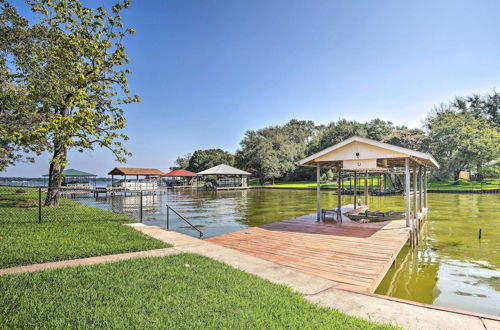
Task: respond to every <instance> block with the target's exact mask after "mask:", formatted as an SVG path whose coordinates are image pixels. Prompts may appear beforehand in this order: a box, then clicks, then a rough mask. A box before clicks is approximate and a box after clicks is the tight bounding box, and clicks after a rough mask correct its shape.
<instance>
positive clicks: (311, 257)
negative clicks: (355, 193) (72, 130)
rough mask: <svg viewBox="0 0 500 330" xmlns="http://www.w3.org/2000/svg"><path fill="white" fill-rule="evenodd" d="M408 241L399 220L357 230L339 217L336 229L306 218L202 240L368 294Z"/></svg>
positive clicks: (359, 226) (312, 217) (328, 222)
mask: <svg viewBox="0 0 500 330" xmlns="http://www.w3.org/2000/svg"><path fill="white" fill-rule="evenodd" d="M352 208H353V206H352V205H348V206H345V207H343V208H342V211H343V213H345V212H348V211H349V210H352ZM327 219H328V218H327ZM408 238H409V230H408V228H405V221H404V220H398V221H386V222H379V223H368V224H360V223H356V222H353V221H351V220H349V219H348V218H347V217H346V216H343V222H342V223H336V222H335V221H332V220H326V221H325V222H316V215H315V214H310V215H305V216H301V217H297V218H293V219H288V220H284V221H280V222H275V223H271V224H267V225H264V226H260V227H252V228H248V229H245V230H241V231H237V232H233V233H229V234H225V235H221V236H217V237H213V238H210V239H207V240H208V241H210V242H212V243H216V244H219V245H222V246H225V247H228V248H232V249H235V250H239V251H242V252H245V253H248V254H251V255H254V256H256V257H259V258H262V259H266V260H269V261H273V262H275V263H277V264H281V265H285V266H288V267H291V268H294V269H296V270H299V271H302V272H304V273H309V274H313V275H317V276H320V277H324V278H327V279H329V280H333V281H335V282H337V283H338V287H339V288H344V289H350V290H356V291H360V292H366V293H373V292H374V291H375V290H376V288H377V286H378V285H379V284H380V282H381V281H382V279H383V278H384V276H385V274H386V273H387V271H388V270H389V268H390V267H391V265H392V264H393V262H394V260H395V259H396V256H397V255H398V253H399V252H400V250H401V249H402V248H403V246H404V245H405V244H406V242H407V241H408Z"/></svg>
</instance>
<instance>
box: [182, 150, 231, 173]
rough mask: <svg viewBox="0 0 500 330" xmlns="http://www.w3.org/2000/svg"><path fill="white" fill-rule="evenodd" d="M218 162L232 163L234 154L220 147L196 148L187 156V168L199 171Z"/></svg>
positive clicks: (218, 163)
mask: <svg viewBox="0 0 500 330" xmlns="http://www.w3.org/2000/svg"><path fill="white" fill-rule="evenodd" d="M220 164H226V165H230V166H232V165H234V155H233V154H231V153H229V152H227V151H224V150H222V149H206V150H196V151H195V152H193V155H192V156H191V157H190V158H189V162H188V166H187V169H188V170H190V171H193V172H201V171H203V170H206V169H208V168H211V167H214V166H217V165H220Z"/></svg>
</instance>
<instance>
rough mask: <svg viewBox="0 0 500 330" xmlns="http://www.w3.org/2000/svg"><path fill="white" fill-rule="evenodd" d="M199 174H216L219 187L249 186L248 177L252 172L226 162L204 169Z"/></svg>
mask: <svg viewBox="0 0 500 330" xmlns="http://www.w3.org/2000/svg"><path fill="white" fill-rule="evenodd" d="M198 175H201V176H204V177H207V176H214V177H215V179H216V181H215V185H216V186H217V187H226V188H228V187H247V178H248V176H249V175H251V173H249V172H246V171H242V170H240V169H237V168H234V167H232V166H229V165H226V164H220V165H217V166H214V167H212V168H209V169H206V170H204V171H201V172H198Z"/></svg>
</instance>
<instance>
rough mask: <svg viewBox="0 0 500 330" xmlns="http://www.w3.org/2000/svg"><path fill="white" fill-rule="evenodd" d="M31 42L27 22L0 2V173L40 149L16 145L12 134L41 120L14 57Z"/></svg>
mask: <svg viewBox="0 0 500 330" xmlns="http://www.w3.org/2000/svg"><path fill="white" fill-rule="evenodd" d="M31 42H32V39H31V38H30V33H29V25H28V21H27V20H26V19H24V18H22V17H21V16H20V15H19V14H18V13H17V11H16V9H15V8H14V7H12V6H11V5H10V4H9V3H8V2H7V1H5V0H0V171H3V170H4V169H5V168H6V167H7V166H10V165H14V164H15V163H16V162H17V161H19V160H21V159H23V158H25V159H27V160H30V161H33V158H32V157H23V155H26V154H27V153H28V152H35V153H40V151H41V150H43V147H42V145H41V144H40V143H19V142H20V141H16V137H15V133H16V132H22V133H23V134H26V133H28V132H29V131H30V130H32V129H33V128H36V127H39V125H40V123H41V119H42V118H41V116H40V114H39V113H37V112H36V111H35V110H36V109H35V107H34V106H33V102H32V100H30V98H29V93H28V86H27V85H26V84H25V83H23V81H19V79H18V76H17V72H16V59H17V56H18V54H20V53H23V52H26V51H27V50H29V46H30V45H31Z"/></svg>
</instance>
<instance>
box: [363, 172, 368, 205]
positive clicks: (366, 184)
mask: <svg viewBox="0 0 500 330" xmlns="http://www.w3.org/2000/svg"><path fill="white" fill-rule="evenodd" d="M368 180H369V176H368V171H365V191H364V195H365V196H364V197H365V206H368Z"/></svg>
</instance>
